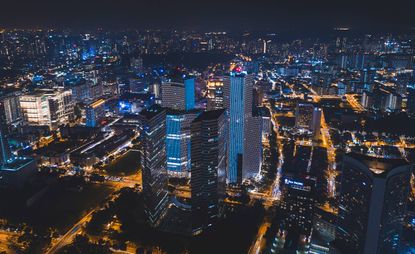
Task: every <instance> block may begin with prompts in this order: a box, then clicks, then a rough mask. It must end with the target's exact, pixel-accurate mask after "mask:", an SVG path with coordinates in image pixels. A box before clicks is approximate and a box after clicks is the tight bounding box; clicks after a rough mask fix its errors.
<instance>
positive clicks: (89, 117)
mask: <svg viewBox="0 0 415 254" xmlns="http://www.w3.org/2000/svg"><path fill="white" fill-rule="evenodd" d="M85 114H86V123H85V125H86V126H88V127H96V126H97V125H98V124H99V121H100V120H101V119H102V118H104V117H105V100H103V99H99V100H97V101H95V102H93V103H91V104H89V105H88V106H87V107H86V109H85Z"/></svg>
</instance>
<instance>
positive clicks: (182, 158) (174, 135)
mask: <svg viewBox="0 0 415 254" xmlns="http://www.w3.org/2000/svg"><path fill="white" fill-rule="evenodd" d="M198 114H199V111H197V110H190V111H178V110H171V109H168V110H167V115H166V131H167V134H166V153H167V171H168V173H169V175H173V176H178V177H186V176H188V175H189V173H190V168H191V159H190V158H191V154H190V135H191V133H190V124H191V122H192V121H193V120H194V119H195V118H196V117H197V116H198Z"/></svg>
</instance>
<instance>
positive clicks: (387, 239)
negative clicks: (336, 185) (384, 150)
mask: <svg viewBox="0 0 415 254" xmlns="http://www.w3.org/2000/svg"><path fill="white" fill-rule="evenodd" d="M411 171H412V166H410V165H408V164H407V163H406V162H405V161H404V160H402V159H385V158H378V157H370V156H366V155H361V154H355V153H349V154H348V155H346V156H345V158H344V162H343V174H342V185H341V186H342V187H341V194H340V203H339V212H338V222H337V233H336V242H337V244H336V245H337V247H338V248H339V249H341V250H343V251H346V252H347V253H364V254H366V253H367V254H368V253H371V254H373V253H396V252H397V249H398V246H399V242H400V237H401V233H402V225H403V222H404V218H405V212H406V204H407V200H408V193H409V188H410V177H411Z"/></svg>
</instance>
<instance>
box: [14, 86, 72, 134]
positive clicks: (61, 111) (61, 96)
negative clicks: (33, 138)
mask: <svg viewBox="0 0 415 254" xmlns="http://www.w3.org/2000/svg"><path fill="white" fill-rule="evenodd" d="M19 102H20V108H21V110H22V113H23V116H24V120H25V123H26V124H28V125H33V126H49V128H51V129H55V128H57V127H58V126H59V125H61V124H64V123H68V122H69V120H70V119H71V117H72V116H73V111H74V103H73V101H72V92H71V91H70V90H39V91H36V92H33V93H30V94H25V95H21V96H20V97H19Z"/></svg>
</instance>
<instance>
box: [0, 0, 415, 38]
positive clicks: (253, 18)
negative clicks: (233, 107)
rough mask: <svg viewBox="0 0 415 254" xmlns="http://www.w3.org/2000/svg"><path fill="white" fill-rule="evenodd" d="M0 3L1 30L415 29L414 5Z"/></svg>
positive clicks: (182, 0) (181, 0)
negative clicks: (126, 28) (91, 28)
mask: <svg viewBox="0 0 415 254" xmlns="http://www.w3.org/2000/svg"><path fill="white" fill-rule="evenodd" d="M381 2H383V1H367V0H360V1H356V0H352V1H346V0H331V1H318V0H317V1H315V0H314V1H313V0H285V1H280V0H252V1H247V0H239V1H234V0H232V1H230V0H211V1H209V0H204V1H199V0H192V1H190V0H70V1H69V0H68V1H63V0H2V1H1V4H0V10H1V14H0V25H1V26H5V27H10V26H12V27H34V26H37V27H60V26H62V27H79V28H86V27H97V26H99V27H117V28H118V27H129V28H143V27H160V28H171V27H175V28H202V29H271V30H286V31H290V30H296V31H322V30H324V29H328V28H331V29H332V28H333V27H334V26H351V27H352V28H353V29H361V30H376V31H382V30H388V31H394V30H397V29H407V28H411V27H415V15H414V12H415V1H413V0H393V1H387V4H386V3H381Z"/></svg>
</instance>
